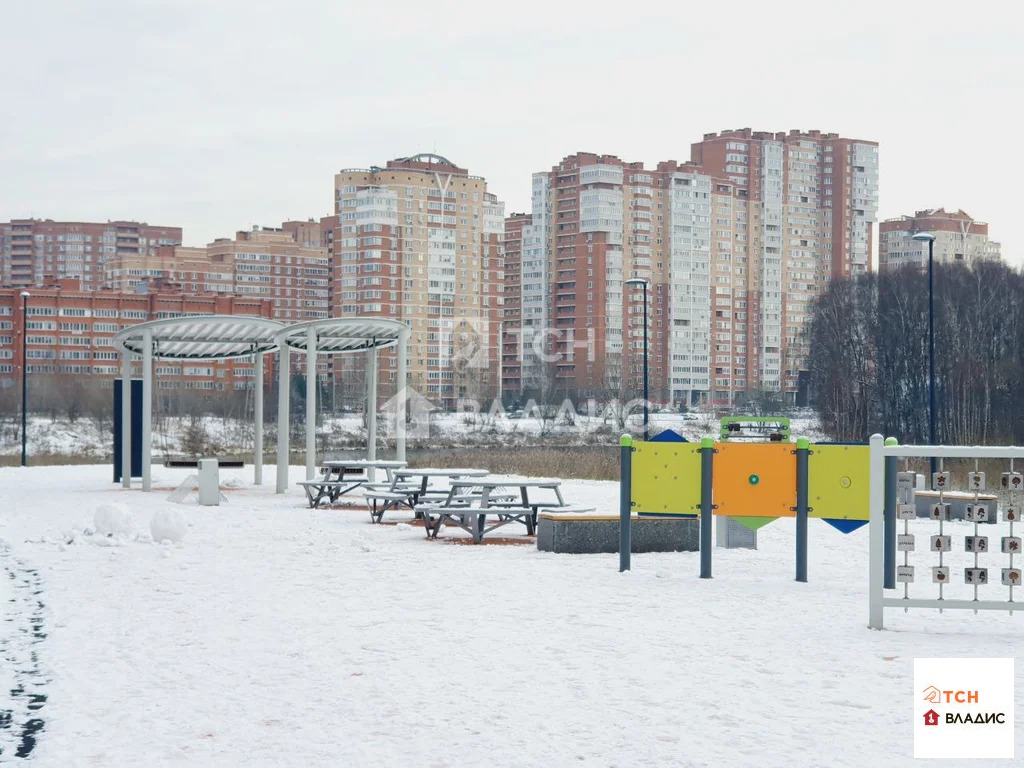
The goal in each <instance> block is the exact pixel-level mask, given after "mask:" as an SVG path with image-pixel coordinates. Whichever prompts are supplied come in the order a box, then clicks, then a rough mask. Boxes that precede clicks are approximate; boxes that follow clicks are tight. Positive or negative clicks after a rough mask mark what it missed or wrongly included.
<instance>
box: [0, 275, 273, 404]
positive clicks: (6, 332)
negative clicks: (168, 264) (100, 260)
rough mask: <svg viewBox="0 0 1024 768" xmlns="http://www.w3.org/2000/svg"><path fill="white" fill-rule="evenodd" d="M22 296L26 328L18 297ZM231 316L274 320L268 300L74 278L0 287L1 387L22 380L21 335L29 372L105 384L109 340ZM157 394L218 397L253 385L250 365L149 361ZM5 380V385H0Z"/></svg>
mask: <svg viewBox="0 0 1024 768" xmlns="http://www.w3.org/2000/svg"><path fill="white" fill-rule="evenodd" d="M25 290H27V291H28V292H29V294H30V296H29V298H28V312H27V318H26V319H27V327H26V323H24V322H23V319H22V318H23V309H22V303H23V299H22V297H21V293H22V292H23V291H25ZM208 314H229V315H251V316H257V317H267V318H269V317H272V314H273V307H272V303H271V302H270V301H269V300H267V299H261V298H249V297H242V296H220V295H215V294H209V293H204V294H199V295H191V294H186V293H184V292H182V291H181V290H180V289H178V290H173V289H164V290H158V291H155V292H152V293H139V294H135V293H119V292H115V291H109V290H103V291H88V290H83V289H82V287H81V284H80V282H79V281H78V280H73V279H68V278H66V279H64V280H59V281H50V282H48V283H46V284H44V285H42V286H38V287H31V288H27V289H26V288H20V287H19V288H0V385H3V386H10V384H12V383H14V382H16V381H19V380H20V376H21V367H22V364H23V360H22V335H23V334H27V337H26V339H25V341H26V356H27V358H28V359H27V363H28V374H29V375H30V376H35V375H49V376H82V377H93V378H96V379H99V380H100V381H102V382H110V381H112V380H113V379H114V378H115V377H117V376H118V375H119V372H120V368H119V357H118V354H117V351H116V350H115V348H114V346H113V336H114V334H115V333H117V332H118V331H119V330H121V329H123V328H126V327H128V326H131V325H137V324H138V323H142V322H145V321H147V320H157V319H161V318H172V317H185V316H190V315H208ZM155 367H156V373H157V387H158V388H159V389H165V390H173V389H193V390H202V391H211V392H223V391H232V390H239V389H247V388H248V387H249V386H251V383H252V377H253V372H254V368H253V365H252V363H251V362H250V361H246V360H244V359H243V360H236V361H229V362H225V363H218V362H206V361H202V362H198V361H197V362H188V361H177V360H175V361H164V360H157V361H156V363H155ZM4 380H6V381H4Z"/></svg>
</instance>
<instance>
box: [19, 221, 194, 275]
mask: <svg viewBox="0 0 1024 768" xmlns="http://www.w3.org/2000/svg"><path fill="white" fill-rule="evenodd" d="M180 244H181V227H162V226H151V225H149V224H145V223H139V222H137V221H108V222H107V223H105V224H101V223H90V222H67V221H52V220H50V219H45V220H41V219H13V220H11V221H9V222H4V223H0V285H10V286H14V287H29V286H33V285H40V284H42V283H43V282H44V281H45V280H47V279H51V278H52V279H62V278H75V279H77V280H79V281H80V283H81V285H82V287H83V288H84V289H85V290H93V289H96V288H99V287H100V285H101V283H102V281H103V265H104V264H105V263H106V262H107V261H108V260H110V259H113V258H116V257H119V256H152V255H154V254H155V253H156V249H157V248H158V247H160V246H165V245H180Z"/></svg>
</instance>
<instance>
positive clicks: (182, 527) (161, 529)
mask: <svg viewBox="0 0 1024 768" xmlns="http://www.w3.org/2000/svg"><path fill="white" fill-rule="evenodd" d="M186 530H188V524H187V523H186V522H185V516H184V515H183V514H182V513H181V511H180V510H177V509H158V510H157V511H156V512H154V513H153V519H152V520H151V521H150V523H149V531H150V533H152V534H153V541H155V542H157V543H159V542H162V541H171V542H174V543H178V542H180V541H181V540H182V539H184V538H185V532H186Z"/></svg>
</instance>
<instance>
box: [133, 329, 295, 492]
mask: <svg viewBox="0 0 1024 768" xmlns="http://www.w3.org/2000/svg"><path fill="white" fill-rule="evenodd" d="M284 327H285V326H284V325H283V324H282V323H279V322H277V321H275V320H270V319H268V318H265V317H251V316H246V315H195V316H192V317H169V318H164V319H162V320H150V321H149V322H146V323H139V324H138V325H133V326H131V327H130V328H125V329H123V330H121V331H118V332H117V333H116V334H115V335H114V339H113V340H114V346H115V347H116V348H117V349H118V351H119V352H120V353H121V377H122V385H121V445H122V446H124V450H122V451H121V484H122V485H123V486H124V487H125V488H130V487H131V484H132V471H131V469H132V464H131V455H132V452H131V450H130V449H129V446H131V435H132V432H131V429H132V427H131V421H132V420H131V412H132V405H131V400H132V394H131V393H132V386H131V378H132V363H131V361H132V357H133V356H136V355H137V356H140V357H141V358H142V490H144V491H150V490H152V489H153V479H152V477H153V473H152V463H153V360H231V359H235V358H239V357H248V356H250V355H251V356H252V357H253V361H254V363H255V372H254V382H255V383H254V386H253V392H254V396H253V411H254V414H253V415H254V421H255V424H256V429H255V434H254V440H253V443H254V444H253V475H254V477H253V481H254V482H255V483H256V484H257V485H259V484H261V483H262V482H263V355H264V354H265V353H267V352H273V351H275V350H276V349H277V334H278V333H279V332H280V331H281V329H282V328H284Z"/></svg>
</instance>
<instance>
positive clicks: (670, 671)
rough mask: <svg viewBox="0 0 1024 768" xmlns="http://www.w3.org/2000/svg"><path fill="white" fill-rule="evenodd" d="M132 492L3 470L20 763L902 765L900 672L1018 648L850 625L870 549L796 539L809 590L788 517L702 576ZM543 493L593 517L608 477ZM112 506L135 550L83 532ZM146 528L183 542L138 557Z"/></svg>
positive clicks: (658, 563) (2, 738)
mask: <svg viewBox="0 0 1024 768" xmlns="http://www.w3.org/2000/svg"><path fill="white" fill-rule="evenodd" d="M294 470H295V471H294V472H293V476H294V478H295V479H299V475H300V473H301V469H300V468H294ZM154 472H155V486H156V487H157V488H159V489H160V490H159V491H158V492H154V493H152V494H149V495H144V494H143V493H142V492H141V491H138V490H132V491H122V490H120V489H119V488H116V487H115V486H113V484H112V483H111V482H110V479H111V478H110V468H109V466H77V467H32V468H29V469H0V568H2V569H4V570H7V571H11V572H14V571H17V573H19V574H29V573H33V572H34V573H37V574H38V582H39V584H41V590H40V591H41V594H40V595H39V598H38V600H39V602H40V603H42V604H43V605H44V608H43V611H42V614H43V629H42V632H41V634H42V635H45V638H43V639H41V640H40V641H39V643H38V644H37V647H36V653H37V656H38V661H39V667H40V670H41V672H40V675H41V677H40V679H42V680H44V681H45V685H44V686H42V688H41V690H45V694H46V696H47V700H46V702H45V705H44V706H43V707H42V708H41V709H39V710H37V711H36V713H35V714H36V715H37V716H38V717H40V718H41V719H42V720H43V721H44V723H45V725H44V728H43V730H42V731H41V732H39V733H38V734H37V737H38V745H37V746H36V748H35V749H34V751H33V752H32V754H31V757H30V761H31V764H33V765H38V766H141V765H145V766H170V765H174V766H235V765H245V766H303V767H306V768H309V767H313V766H431V767H434V766H437V767H440V766H477V765H486V766H489V767H490V768H494V767H495V766H564V765H582V766H641V765H657V766H661V765H664V766H775V765H778V766H826V765H827V766H857V767H858V768H859V767H861V766H872V767H873V768H874V767H876V766H904V765H907V764H909V763H910V760H911V757H912V723H911V717H912V702H913V698H912V697H913V696H914V695H915V692H914V690H913V658H914V657H915V656H1012V655H1014V654H1015V651H1016V650H1017V649H1019V648H1020V641H1021V638H1022V637H1024V625H1022V622H1024V616H1020V615H1014V616H1007V615H1004V614H991V613H990V614H982V615H979V616H975V615H973V614H970V613H967V612H947V613H945V614H941V615H940V614H938V613H935V612H930V611H928V612H926V611H916V612H912V613H910V614H904V613H902V612H898V611H891V612H888V613H887V625H888V627H889V629H888V630H887V631H884V632H873V631H870V630H868V629H867V628H866V623H867V593H866V588H867V557H868V552H867V539H868V532H867V529H866V528H863V529H861V530H860V531H858V532H855V533H853V534H850V535H842V534H840V533H838V532H837V531H835V530H834V529H832V528H831V527H829V526H827V525H826V524H824V523H822V522H821V521H817V520H812V521H811V528H810V544H811V549H810V579H811V581H810V583H809V584H798V583H796V582H794V581H793V565H794V562H793V524H792V521H791V520H782V521H778V522H776V523H773V524H772V525H770V526H768V527H766V528H763V529H761V530H760V532H759V534H760V536H759V538H760V549H759V550H758V551H746V550H729V551H725V550H716V551H715V578H714V579H713V580H710V581H706V580H705V581H702V580H700V579H699V578H698V577H697V576H698V572H699V568H698V555H697V553H681V554H658V555H635V556H634V557H633V570H632V571H631V572H629V573H625V574H620V573H618V570H617V562H618V556H617V555H589V556H566V555H555V554H549V553H540V552H538V551H537V549H536V547H535V546H533V545H525V546H508V545H504V546H503V545H497V544H495V545H490V546H486V545H485V546H471V545H470V546H453V545H451V543H450V540H451V539H452V538H454V537H455V536H454V534H452V533H451V532H450V531H446V532H445V533H444V534H442V537H446V538H447V541H445V540H439V541H427V540H425V538H424V536H423V531H422V529H419V528H415V527H410V526H404V525H381V526H374V525H371V524H370V522H369V515H368V514H367V513H366V512H365V511H356V510H345V509H324V510H316V511H312V510H309V509H307V508H306V506H305V504H304V499H303V498H302V494H301V491H300V489H298V488H296V487H293V488H292V489H291V490H290V491H289V492H288V494H287V495H285V496H277V495H275V494H274V493H273V489H272V487H271V486H270V485H269V484H268V485H266V486H265V487H263V488H253V487H252V486H251V485H250V481H251V474H250V473H249V472H242V471H237V472H236V471H226V472H224V473H223V474H222V480H223V481H224V482H225V484H226V485H228V486H229V489H228V490H227V491H226V494H227V496H228V497H229V499H230V501H229V502H228V503H226V504H224V505H222V506H220V507H214V508H201V507H198V506H195V505H193V504H189V505H175V504H172V503H170V502H168V501H166V496H167V494H168V492H169V489H171V488H172V487H174V486H176V485H177V484H178V483H179V482H180V480H181V479H182V478H183V477H184V476H185V474H187V471H186V470H182V471H175V470H167V469H164V468H162V467H155V468H154ZM564 489H565V496H566V499H567V500H568V501H570V502H574V503H579V504H586V505H592V506H596V507H598V509H600V510H602V511H607V512H611V511H613V510H614V509H615V508H616V504H617V498H618V486H617V484H616V483H608V482H596V481H594V482H587V481H571V482H567V483H566V484H565V486H564ZM112 502H122V503H125V504H127V505H128V507H129V510H130V512H131V515H132V518H133V522H134V525H135V527H136V528H137V530H138V532H139V533H138V535H137V536H129V537H125V538H123V539H120V540H119V539H116V538H107V537H101V536H95V535H89V534H88V533H87V532H85V530H86V529H89V528H91V527H92V525H93V521H94V513H95V510H96V508H97V507H99V506H100V505H102V504H109V503H112ZM169 509H177V510H180V511H182V512H184V514H185V516H186V518H187V521H188V525H189V528H188V532H187V535H186V537H185V539H184V541H183V542H182V543H180V544H154V543H152V541H151V539H150V536H149V524H150V519H151V517H152V516H153V515H154V514H155V513H157V512H161V511H167V510H169ZM118 525H119V526H121V525H122V523H118ZM514 527H515V526H509V529H512V528H514ZM957 533H959V531H957ZM511 535H514V536H515V535H519V534H518V532H517V531H512V533H511ZM5 546H6V547H9V550H7V551H5ZM925 554H926V553H920V555H921V556H922V557H924V555H925ZM994 557H995V556H993V558H994ZM922 564H923V561H922ZM995 564H996V563H995V562H993V565H995ZM13 581H14V579H12V578H8V577H6V576H5V577H4V578H0V604H2V605H3V606H4V611H5V612H6V613H7V614H9V615H8V616H6V617H3V618H11V619H14V618H16V615H15V614H18V612H19V610H20V611H21V613H24V612H25V611H28V610H30V608H31V606H27V607H24V608H22V609H19V608H18V607H17V606H18V603H17V602H16V603H8V599H9V598H8V592H9V591H10V590H12V589H14V587H13V586H12V582H13ZM26 583H28V582H26ZM919 586H920V587H921V588H922V589H923V590H927V588H928V587H930V586H931V585H924V584H922V585H919ZM989 589H992V590H998V589H1001V588H998V587H995V586H993V587H990V588H989ZM1000 594H1001V592H1000ZM19 600H20V598H19ZM17 618H19V620H20V619H21V618H23V616H20V615H19V616H18V617H17ZM15 626H18V624H17V622H15V621H13V620H12V621H10V622H8V621H4V622H0V649H4V648H6V649H8V650H7V651H3V652H4V653H11V651H10V648H12V647H13V646H12V645H11V643H10V642H9V641H10V638H9V637H8V638H5V637H4V633H5V632H6V633H11V632H14V631H16V630H15V629H12V627H15ZM4 640H6V641H8V642H7V643H6V645H5V644H4V642H3V641H4ZM19 658H21V659H22V660H24V658H25V657H19ZM9 659H10V656H9V655H8V656H3V657H0V661H2V662H3V663H2V664H0V683H2V684H3V688H2V689H0V749H3V752H2V753H0V763H3V762H4V761H5V760H7V759H8V758H9V756H10V755H11V754H12V752H11V749H12V742H13V741H14V740H15V737H16V736H17V734H16V733H15V732H14V729H12V728H8V729H6V730H5V729H4V728H3V727H2V724H3V719H2V711H3V710H5V709H9V708H13V709H14V710H15V713H14V718H13V719H14V723H15V725H17V724H18V723H19V722H21V721H22V720H23V719H24V718H26V717H28V716H29V715H28V712H27V709H26V706H25V702H24V697H19V698H18V700H17V701H13V700H12V702H11V704H10V705H8V704H7V702H6V700H5V698H6V696H7V690H9V684H14V683H13V680H14V677H15V676H17V675H19V674H23V673H25V672H26V670H25V669H23V668H21V667H13V666H12V665H11V664H10V661H9ZM1016 674H1017V680H1016V682H1017V686H1016V690H1017V694H1016V696H1017V697H1016V707H1017V711H1018V712H1021V711H1024V665H1021V664H1018V665H1017V673H1016ZM9 678H11V679H9ZM1022 740H1024V729H1021V728H1018V729H1017V733H1016V745H1017V754H1018V755H1024V743H1022ZM15 763H17V761H15ZM964 764H965V765H966V764H967V763H964ZM970 764H971V765H977V761H974V762H972V763H970Z"/></svg>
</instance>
